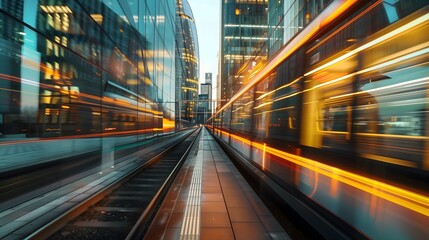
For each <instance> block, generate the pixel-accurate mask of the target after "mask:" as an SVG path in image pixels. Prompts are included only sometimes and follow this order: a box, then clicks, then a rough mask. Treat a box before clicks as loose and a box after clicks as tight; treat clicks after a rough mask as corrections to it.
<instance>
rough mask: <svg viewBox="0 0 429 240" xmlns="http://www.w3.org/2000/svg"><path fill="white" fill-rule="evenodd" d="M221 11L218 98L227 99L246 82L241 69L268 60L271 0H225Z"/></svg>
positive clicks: (248, 68) (249, 67)
mask: <svg viewBox="0 0 429 240" xmlns="http://www.w3.org/2000/svg"><path fill="white" fill-rule="evenodd" d="M221 12H222V13H221V25H222V28H221V48H220V52H221V56H220V60H219V61H220V81H221V83H220V87H221V90H220V92H221V96H218V98H219V97H220V99H221V100H227V99H230V98H231V96H233V95H234V93H236V92H237V91H238V89H240V87H241V86H242V85H243V84H244V80H245V79H244V76H243V75H242V74H241V72H242V71H243V70H244V71H248V70H251V69H252V68H253V67H255V66H256V65H257V64H258V63H259V62H261V61H265V60H266V57H267V48H266V41H267V22H268V17H267V14H268V0H253V1H250V0H223V1H222V9H221ZM223 103H224V101H221V104H223Z"/></svg>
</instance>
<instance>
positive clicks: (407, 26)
mask: <svg viewBox="0 0 429 240" xmlns="http://www.w3.org/2000/svg"><path fill="white" fill-rule="evenodd" d="M427 20H429V13H427V14H425V15H423V16H421V17H419V18H416V19H415V20H413V21H411V22H409V23H407V24H404V25H402V26H401V27H398V28H396V29H395V30H393V31H391V32H389V33H386V34H384V35H383V36H381V37H379V38H376V39H374V40H372V41H370V42H368V43H366V44H364V45H362V46H360V47H358V48H356V49H353V50H352V51H350V52H348V53H345V54H344V55H342V56H340V57H338V58H336V59H334V60H332V61H330V62H328V63H325V64H323V65H322V66H320V67H317V68H315V69H313V70H311V71H309V72H307V73H305V74H304V76H308V75H311V74H313V73H315V72H318V71H320V70H322V69H324V68H327V67H329V66H332V65H334V64H335V63H338V62H341V61H343V60H345V59H347V58H349V57H351V56H353V55H355V54H356V53H359V52H361V51H363V50H365V49H368V48H370V47H373V46H375V45H377V44H379V43H382V42H384V41H386V40H388V39H391V38H393V37H395V36H398V35H399V34H401V33H403V32H405V31H407V30H409V29H411V28H413V27H416V26H418V25H419V24H422V23H424V22H426V21H427Z"/></svg>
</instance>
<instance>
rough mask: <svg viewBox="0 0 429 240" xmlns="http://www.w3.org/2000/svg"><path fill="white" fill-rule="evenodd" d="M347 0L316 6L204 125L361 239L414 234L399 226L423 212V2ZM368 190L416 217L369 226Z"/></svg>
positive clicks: (426, 24)
mask: <svg viewBox="0 0 429 240" xmlns="http://www.w3.org/2000/svg"><path fill="white" fill-rule="evenodd" d="M343 2H353V1H343ZM355 2H356V3H353V4H354V5H353V4H352V5H353V6H351V7H350V6H349V7H348V8H345V7H344V8H342V9H341V10H338V9H336V10H331V9H328V10H325V11H324V12H322V14H320V15H319V16H318V17H317V18H315V19H314V20H313V22H311V23H310V24H309V25H308V26H307V27H306V28H305V29H303V30H302V31H301V32H300V33H299V34H297V35H296V36H295V38H293V39H292V40H291V41H290V42H289V43H288V44H287V45H285V46H284V47H283V48H282V49H280V50H279V51H278V52H277V53H276V55H274V56H272V57H271V60H270V61H268V63H267V64H266V65H265V67H264V68H263V69H262V70H258V71H259V72H258V73H256V74H255V76H253V78H252V79H250V81H249V83H248V84H247V85H245V86H243V87H242V89H241V90H240V91H239V92H238V94H236V95H235V96H233V97H232V99H231V100H230V101H229V102H228V103H227V104H225V105H224V106H222V108H221V109H220V110H219V111H218V112H217V113H216V114H215V115H214V116H213V117H212V118H211V119H209V121H208V122H207V125H206V126H207V127H208V128H209V129H210V130H211V132H212V133H213V134H214V135H216V136H218V137H219V139H221V140H222V141H224V142H225V143H226V144H228V145H229V146H230V147H231V148H233V149H234V150H235V151H237V152H238V153H239V154H241V155H242V156H243V157H244V158H245V159H247V160H248V161H250V162H252V163H253V164H255V165H256V166H258V167H259V168H260V169H261V170H263V171H265V172H266V174H268V175H269V176H271V177H272V178H273V179H275V180H276V181H277V182H278V183H279V184H281V185H283V186H292V187H293V188H295V189H298V190H299V191H300V192H301V193H303V194H305V195H306V196H307V197H309V198H311V199H312V200H313V201H314V202H316V203H317V204H318V205H320V206H322V207H323V208H325V209H328V210H329V211H331V212H333V213H334V214H335V215H336V216H339V217H340V218H341V219H343V220H345V221H346V222H348V223H350V224H351V225H352V226H354V227H356V228H357V229H359V230H360V231H362V232H363V233H364V234H367V235H368V236H369V237H371V238H381V239H404V238H401V237H406V238H411V239H418V238H421V237H422V236H427V234H428V232H429V229H428V228H427V227H419V226H414V227H415V228H417V230H416V229H413V230H412V231H411V230H410V229H406V230H403V228H407V227H406V225H407V224H408V223H404V222H406V221H410V222H414V223H415V222H419V221H423V222H427V221H428V217H429V198H428V192H429V191H428V190H429V189H428V188H427V186H428V184H427V181H428V179H429V177H428V170H429V125H428V124H429V112H428V107H429V105H428V104H429V99H428V96H429V88H428V84H429V34H428V33H429V6H428V5H429V1H355ZM322 176H323V177H322ZM338 182H340V183H341V184H340V187H338V186H339V184H338ZM349 187H352V188H353V189H354V190H350V191H346V190H347V189H349ZM339 189H340V190H339ZM356 189H359V190H360V192H359V193H357V192H356V191H355V190H356ZM371 189H372V190H371ZM374 189H377V190H374ZM380 189H381V190H380ZM389 189H395V190H389ZM338 191H340V192H341V194H339V195H342V197H339V196H338ZM372 191H373V192H372ZM377 191H382V192H383V191H385V192H388V193H389V194H391V195H389V196H388V197H387V196H385V195H383V194H384V193H385V192H383V193H382V194H381V193H378V192H377ZM402 191H403V192H407V194H408V193H409V194H410V195H409V198H407V199H408V200H409V201H412V202H413V201H416V202H418V203H416V202H413V203H409V202H407V201H408V200H406V201H405V202H406V203H404V202H401V201H402V200H401V201H399V200H397V198H398V196H402V195H401V194H400V192H402ZM362 192H364V193H362ZM413 194H417V195H413ZM405 195H406V194H405V193H404V195H403V196H405ZM351 196H353V197H351ZM371 196H372V197H371ZM374 196H376V197H379V198H381V199H383V201H386V202H389V204H391V203H392V202H393V203H395V204H397V205H398V206H400V208H401V209H402V208H406V209H408V210H411V212H413V213H412V214H409V213H407V214H405V215H406V217H404V215H402V213H397V215H401V217H403V219H401V220H398V222H401V223H395V224H398V225H399V226H396V225H395V224H393V225H392V224H390V225H386V222H383V223H380V222H377V221H379V220H380V219H376V218H377V217H380V215H378V216H374V212H373V211H374V209H373V207H374V206H373V204H374V202H373V201H374V199H373V198H374ZM392 196H394V197H392ZM407 196H408V195H407ZM416 196H417V197H416ZM399 198H401V197H399ZM404 198H405V197H404ZM352 199H353V200H352ZM363 199H366V200H365V201H364V200H363ZM368 199H372V200H368ZM377 199H378V198H377ZM416 199H418V200H416ZM361 201H362V202H361ZM419 201H421V202H419ZM389 204H385V205H384V207H386V206H390V205H389ZM365 206H371V209H370V207H368V209H365V208H366V207H365ZM413 206H415V207H413ZM420 207H421V208H420ZM362 209H365V210H362ZM375 209H377V208H375ZM386 209H388V210H386ZM386 209H384V210H385V211H393V212H396V211H398V210H397V209H394V210H392V209H391V208H388V207H386ZM377 210H379V209H377ZM377 210H375V211H377ZM401 211H402V210H401ZM386 214H387V215H388V214H390V213H387V212H384V211H383V213H382V214H381V215H382V216H383V217H386V219H388V217H387V215H386ZM414 214H416V215H414ZM362 216H365V217H362ZM361 217H362V218H361ZM395 217H398V216H395ZM360 218H361V219H360ZM389 219H394V218H393V217H391V216H390V217H389ZM404 219H406V220H404ZM386 221H387V220H386ZM389 221H390V220H389ZM391 221H392V222H394V221H395V220H391ZM371 224H373V225H371ZM401 224H402V225H401ZM370 225H371V226H370ZM411 225H412V224H410V226H411ZM382 227H387V228H386V229H389V230H386V231H385V230H382V229H381V228H382ZM392 227H393V229H392ZM414 227H413V228H414ZM402 230H403V232H400V231H402ZM389 231H390V232H389ZM413 231H414V232H413ZM404 232H407V233H404ZM410 232H413V233H410ZM395 234H396V235H395ZM391 237H393V238H391Z"/></svg>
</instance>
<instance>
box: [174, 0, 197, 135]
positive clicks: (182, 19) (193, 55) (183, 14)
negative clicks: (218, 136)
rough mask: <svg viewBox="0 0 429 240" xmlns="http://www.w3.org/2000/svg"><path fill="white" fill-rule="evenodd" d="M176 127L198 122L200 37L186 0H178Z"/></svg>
mask: <svg viewBox="0 0 429 240" xmlns="http://www.w3.org/2000/svg"><path fill="white" fill-rule="evenodd" d="M176 4H177V19H176V32H177V33H178V34H176V42H177V55H176V99H177V102H176V112H177V115H176V128H177V129H181V128H183V127H188V126H192V125H195V124H196V119H197V115H196V112H197V104H196V102H195V101H196V100H197V99H198V85H199V84H198V83H199V81H198V76H199V73H200V71H199V52H198V36H197V28H196V25H195V19H194V15H193V13H192V9H191V6H190V5H189V3H188V1H187V0H177V1H176Z"/></svg>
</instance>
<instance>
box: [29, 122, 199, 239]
mask: <svg viewBox="0 0 429 240" xmlns="http://www.w3.org/2000/svg"><path fill="white" fill-rule="evenodd" d="M200 131H201V129H198V130H196V131H194V132H193V133H192V134H190V135H189V136H188V137H187V138H185V139H184V140H182V141H181V142H179V143H178V144H177V145H175V146H174V147H172V148H170V149H169V150H167V151H166V152H164V153H162V154H160V155H158V156H157V157H154V158H153V159H152V160H150V161H148V162H147V163H146V164H145V165H143V166H142V167H141V168H140V169H139V170H136V171H134V172H133V173H131V174H130V175H129V176H127V177H125V178H122V179H120V180H118V181H117V182H116V183H114V184H112V185H111V186H109V187H107V188H105V189H103V190H101V191H100V192H98V193H97V194H95V195H93V196H92V197H91V198H88V199H85V200H84V201H83V202H82V203H81V204H80V205H79V206H77V207H75V208H73V209H72V210H70V211H68V212H67V213H65V214H63V215H62V216H60V217H58V218H57V219H55V220H54V221H51V222H50V223H49V224H47V225H45V226H44V227H43V228H41V229H40V230H39V231H37V232H35V233H33V234H32V235H31V236H29V237H28V239H40V238H47V239H136V238H142V237H143V236H144V232H145V230H146V228H147V227H148V225H149V223H150V220H151V219H152V217H153V215H154V214H155V213H156V210H157V206H158V205H159V203H160V202H161V201H162V199H163V198H164V195H165V194H166V193H167V191H168V188H169V186H170V185H171V183H172V181H173V180H174V177H175V175H176V174H177V172H178V170H179V169H180V166H181V165H182V163H183V162H184V161H185V159H186V156H187V155H188V153H189V151H190V149H191V147H192V145H193V144H194V142H195V140H196V139H197V138H198V135H199V133H200Z"/></svg>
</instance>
